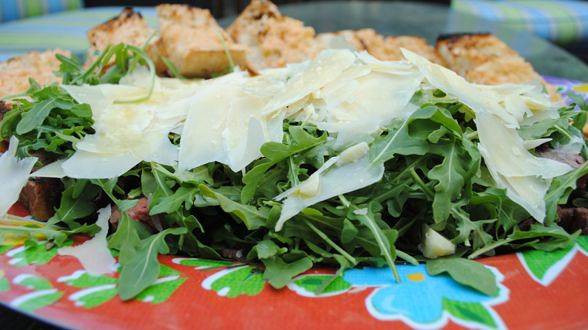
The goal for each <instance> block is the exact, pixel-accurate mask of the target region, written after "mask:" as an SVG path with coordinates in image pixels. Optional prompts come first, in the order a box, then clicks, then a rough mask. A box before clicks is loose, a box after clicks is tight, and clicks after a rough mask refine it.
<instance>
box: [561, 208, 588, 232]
mask: <svg viewBox="0 0 588 330" xmlns="http://www.w3.org/2000/svg"><path fill="white" fill-rule="evenodd" d="M557 216H558V218H559V221H558V223H559V225H560V226H562V227H563V228H564V229H565V230H566V231H567V232H569V233H574V232H576V231H577V230H581V231H582V235H588V208H585V207H570V208H563V207H559V208H558V209H557Z"/></svg>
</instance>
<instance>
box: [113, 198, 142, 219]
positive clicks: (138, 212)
mask: <svg viewBox="0 0 588 330" xmlns="http://www.w3.org/2000/svg"><path fill="white" fill-rule="evenodd" d="M127 213H128V214H129V216H130V217H131V218H132V219H134V220H137V221H141V222H144V223H147V224H150V222H151V216H150V215H149V200H148V199H147V198H146V197H143V198H140V199H139V201H138V202H137V204H136V205H135V206H133V207H132V208H131V209H130V210H128V211H127ZM120 218H121V214H120V210H119V209H118V208H117V207H114V208H113V211H112V216H111V217H110V223H112V224H118V222H119V220H120Z"/></svg>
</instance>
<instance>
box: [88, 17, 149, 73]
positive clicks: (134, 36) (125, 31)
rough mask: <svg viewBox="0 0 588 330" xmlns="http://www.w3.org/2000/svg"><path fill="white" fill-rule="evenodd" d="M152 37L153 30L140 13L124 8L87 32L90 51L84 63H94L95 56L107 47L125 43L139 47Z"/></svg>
mask: <svg viewBox="0 0 588 330" xmlns="http://www.w3.org/2000/svg"><path fill="white" fill-rule="evenodd" d="M154 35H155V30H153V29H151V28H150V27H149V26H148V25H147V22H146V21H145V19H143V16H141V14H140V13H138V12H135V11H134V10H133V9H132V8H125V9H123V10H122V11H121V13H120V14H119V15H118V16H116V17H113V18H112V19H110V20H108V21H106V22H104V23H102V24H100V25H98V26H95V27H94V28H92V29H91V30H90V31H88V41H89V42H90V49H89V50H88V56H87V62H86V63H92V62H94V60H95V59H96V55H97V54H98V53H100V52H101V51H103V50H104V49H106V47H108V46H109V45H116V44H119V43H125V44H129V45H133V46H137V47H141V46H143V45H145V43H147V41H148V40H149V38H150V37H152V36H154Z"/></svg>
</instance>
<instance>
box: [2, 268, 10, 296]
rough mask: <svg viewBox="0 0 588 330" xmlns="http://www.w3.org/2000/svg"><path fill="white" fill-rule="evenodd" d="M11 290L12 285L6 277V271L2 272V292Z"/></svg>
mask: <svg viewBox="0 0 588 330" xmlns="http://www.w3.org/2000/svg"><path fill="white" fill-rule="evenodd" d="M8 290H10V283H9V282H8V279H7V278H6V277H5V276H4V271H2V270H0V292H3V291H8Z"/></svg>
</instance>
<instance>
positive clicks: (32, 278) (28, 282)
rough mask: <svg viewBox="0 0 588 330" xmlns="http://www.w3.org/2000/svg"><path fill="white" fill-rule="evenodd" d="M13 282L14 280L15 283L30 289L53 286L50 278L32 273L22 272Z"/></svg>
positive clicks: (44, 288)
mask: <svg viewBox="0 0 588 330" xmlns="http://www.w3.org/2000/svg"><path fill="white" fill-rule="evenodd" d="M12 282H14V284H17V285H20V286H24V287H26V288H28V289H31V290H36V291H39V290H47V289H52V288H53V285H52V284H51V282H49V280H47V279H45V278H43V277H41V276H36V275H31V274H20V275H18V276H16V277H15V278H14V280H12Z"/></svg>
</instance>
